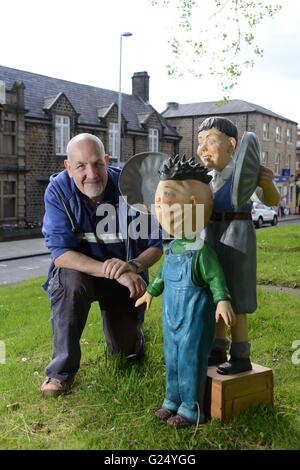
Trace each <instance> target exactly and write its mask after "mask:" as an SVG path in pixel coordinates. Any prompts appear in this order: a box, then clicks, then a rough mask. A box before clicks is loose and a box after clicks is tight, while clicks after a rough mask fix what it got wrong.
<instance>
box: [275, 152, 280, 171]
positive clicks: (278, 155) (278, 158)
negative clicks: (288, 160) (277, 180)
mask: <svg viewBox="0 0 300 470" xmlns="http://www.w3.org/2000/svg"><path fill="white" fill-rule="evenodd" d="M274 172H275V175H279V174H280V153H278V154H277V155H276V158H275V169H274Z"/></svg>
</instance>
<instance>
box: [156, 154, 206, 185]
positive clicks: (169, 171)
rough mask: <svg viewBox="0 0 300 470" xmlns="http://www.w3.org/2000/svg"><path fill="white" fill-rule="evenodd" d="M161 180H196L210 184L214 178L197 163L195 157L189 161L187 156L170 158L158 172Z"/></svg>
mask: <svg viewBox="0 0 300 470" xmlns="http://www.w3.org/2000/svg"><path fill="white" fill-rule="evenodd" d="M158 173H159V176H160V179H161V180H196V181H201V182H202V183H205V184H208V183H209V182H210V180H211V179H212V177H211V176H210V175H208V174H207V173H208V170H207V168H205V167H204V166H202V165H201V163H200V162H199V161H196V159H195V157H191V158H190V159H189V160H187V158H186V156H185V155H182V156H180V155H176V156H175V157H170V158H168V160H167V161H165V162H164V163H163V165H162V167H161V168H160V170H159V171H158Z"/></svg>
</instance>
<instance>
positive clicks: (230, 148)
mask: <svg viewBox="0 0 300 470" xmlns="http://www.w3.org/2000/svg"><path fill="white" fill-rule="evenodd" d="M235 146H236V140H235V138H234V137H228V136H227V135H226V134H223V133H222V132H220V131H218V130H217V129H215V128H214V127H213V128H212V129H209V130H207V131H202V132H199V134H198V148H197V155H198V157H199V158H200V159H201V161H202V163H203V165H204V166H205V167H206V168H211V169H213V170H217V171H222V170H223V169H224V168H225V166H226V165H227V164H228V163H229V161H230V159H231V157H232V154H233V152H234V149H235Z"/></svg>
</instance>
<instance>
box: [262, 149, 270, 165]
mask: <svg viewBox="0 0 300 470" xmlns="http://www.w3.org/2000/svg"><path fill="white" fill-rule="evenodd" d="M261 156H262V164H263V165H264V166H268V159H269V152H267V151H263V152H262V155H261ZM264 156H265V158H264Z"/></svg>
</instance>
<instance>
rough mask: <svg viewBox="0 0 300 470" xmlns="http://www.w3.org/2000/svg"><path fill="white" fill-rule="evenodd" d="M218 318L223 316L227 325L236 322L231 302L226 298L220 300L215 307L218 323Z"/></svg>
mask: <svg viewBox="0 0 300 470" xmlns="http://www.w3.org/2000/svg"><path fill="white" fill-rule="evenodd" d="M220 318H223V320H224V322H225V324H226V325H227V326H231V325H234V324H235V322H236V316H235V313H234V311H233V310H232V307H231V303H230V302H229V301H228V300H220V302H218V305H217V309H216V322H217V323H218V322H219V320H220Z"/></svg>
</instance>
